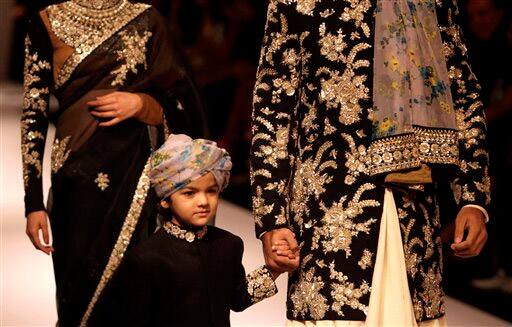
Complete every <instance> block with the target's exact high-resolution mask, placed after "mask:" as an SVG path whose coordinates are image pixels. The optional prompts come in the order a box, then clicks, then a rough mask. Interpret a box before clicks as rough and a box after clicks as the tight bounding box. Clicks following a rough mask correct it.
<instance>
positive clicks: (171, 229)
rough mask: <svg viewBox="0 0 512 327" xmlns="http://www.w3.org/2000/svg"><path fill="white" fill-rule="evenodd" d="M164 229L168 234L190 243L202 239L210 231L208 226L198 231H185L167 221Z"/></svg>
mask: <svg viewBox="0 0 512 327" xmlns="http://www.w3.org/2000/svg"><path fill="white" fill-rule="evenodd" d="M162 227H163V228H164V230H165V231H166V232H167V234H169V235H172V236H174V237H176V238H179V239H182V240H185V241H187V242H189V243H192V242H194V241H195V240H196V239H197V240H200V239H202V238H203V237H204V235H205V234H206V232H207V230H208V228H207V227H206V225H205V226H203V227H202V228H200V229H196V230H189V229H184V228H182V227H180V226H178V225H176V224H174V223H172V222H170V221H166V222H165V223H164V225H163V226H162Z"/></svg>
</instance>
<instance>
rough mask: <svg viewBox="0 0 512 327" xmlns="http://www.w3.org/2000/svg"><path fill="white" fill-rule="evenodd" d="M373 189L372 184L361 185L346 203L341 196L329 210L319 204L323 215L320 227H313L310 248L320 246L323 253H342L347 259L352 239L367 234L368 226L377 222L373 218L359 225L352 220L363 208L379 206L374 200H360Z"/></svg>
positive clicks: (368, 231)
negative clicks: (366, 192)
mask: <svg viewBox="0 0 512 327" xmlns="http://www.w3.org/2000/svg"><path fill="white" fill-rule="evenodd" d="M374 188H375V185H373V184H370V183H366V184H363V185H362V186H361V187H360V188H359V189H358V190H357V192H356V193H355V194H354V197H353V198H352V200H351V201H349V202H348V203H346V201H347V196H343V197H342V198H341V200H340V201H339V202H335V203H333V205H332V206H331V207H329V208H328V207H326V206H325V204H323V203H320V206H321V209H322V210H323V211H324V212H325V214H324V216H323V217H322V219H321V223H322V224H321V226H319V227H315V231H314V234H313V245H312V246H311V248H312V249H317V248H319V247H320V246H322V249H323V251H324V253H327V252H338V251H343V252H344V253H345V256H346V257H347V258H348V257H349V256H350V255H351V252H352V248H351V244H352V239H353V238H354V237H356V236H357V235H359V233H366V234H369V233H370V226H371V225H372V224H374V223H375V222H376V221H377V220H376V219H374V218H368V219H366V220H365V221H364V222H361V223H356V222H354V219H355V218H356V217H358V216H359V215H361V214H362V213H363V211H364V208H365V207H378V206H380V203H379V202H378V201H376V200H360V198H361V196H362V194H363V193H364V192H365V191H368V190H372V189H374Z"/></svg>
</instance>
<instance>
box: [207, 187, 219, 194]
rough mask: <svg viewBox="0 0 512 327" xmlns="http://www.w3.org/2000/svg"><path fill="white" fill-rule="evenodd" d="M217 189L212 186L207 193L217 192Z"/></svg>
mask: <svg viewBox="0 0 512 327" xmlns="http://www.w3.org/2000/svg"><path fill="white" fill-rule="evenodd" d="M218 192H219V191H218V190H217V189H216V188H212V189H209V190H208V193H210V194H217V193H218Z"/></svg>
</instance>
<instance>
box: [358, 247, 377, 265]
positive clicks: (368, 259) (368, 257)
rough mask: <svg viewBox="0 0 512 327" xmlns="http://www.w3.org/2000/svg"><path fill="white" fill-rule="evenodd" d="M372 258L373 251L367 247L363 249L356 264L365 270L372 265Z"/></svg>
mask: <svg viewBox="0 0 512 327" xmlns="http://www.w3.org/2000/svg"><path fill="white" fill-rule="evenodd" d="M372 258H373V253H372V252H371V251H370V250H368V249H364V250H363V255H362V256H361V260H359V262H358V263H357V264H358V265H359V267H361V269H363V270H365V269H367V268H369V267H372V266H373V260H372Z"/></svg>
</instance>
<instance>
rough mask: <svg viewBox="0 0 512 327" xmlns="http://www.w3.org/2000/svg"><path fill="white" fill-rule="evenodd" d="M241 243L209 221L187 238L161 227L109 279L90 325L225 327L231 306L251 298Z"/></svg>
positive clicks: (245, 303) (239, 307) (236, 308)
mask: <svg viewBox="0 0 512 327" xmlns="http://www.w3.org/2000/svg"><path fill="white" fill-rule="evenodd" d="M242 254H243V242H242V240H241V239H240V238H239V237H238V236H235V235H233V234H231V233H229V232H227V231H225V230H222V229H219V228H216V227H213V226H208V232H207V233H206V235H205V236H204V237H203V238H202V239H201V240H196V241H194V242H192V243H189V242H187V241H186V240H183V239H178V238H176V237H174V236H171V235H169V234H168V233H167V232H166V231H165V230H164V229H160V230H159V231H158V232H156V233H155V234H154V235H153V236H151V237H150V238H149V239H148V240H146V241H144V242H142V243H141V244H140V245H138V246H137V247H135V248H134V249H133V250H132V251H131V252H130V253H128V254H127V255H126V258H125V260H124V262H123V264H122V266H121V267H120V268H119V270H118V271H117V273H116V276H115V277H114V279H113V280H112V282H111V288H110V290H109V293H108V294H105V296H104V297H103V299H102V303H101V304H100V305H99V306H98V308H101V309H99V310H97V311H96V314H95V316H94V317H93V318H92V319H91V320H90V325H91V326H191V327H194V326H219V327H220V326H229V325H230V323H229V315H230V309H231V310H234V311H242V310H244V309H245V308H247V307H249V306H250V305H251V304H252V303H253V300H252V297H251V296H250V295H249V294H248V292H247V282H246V277H245V270H244V267H243V265H242Z"/></svg>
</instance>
